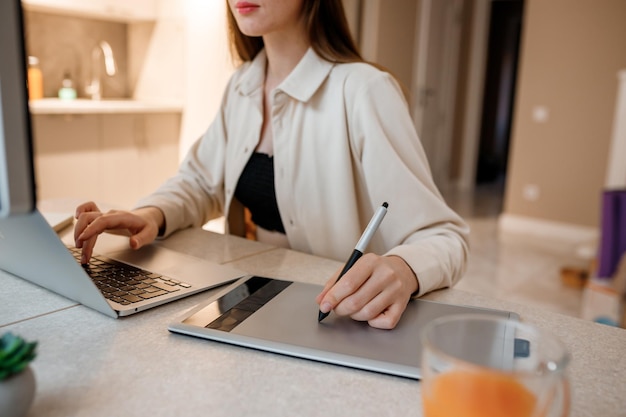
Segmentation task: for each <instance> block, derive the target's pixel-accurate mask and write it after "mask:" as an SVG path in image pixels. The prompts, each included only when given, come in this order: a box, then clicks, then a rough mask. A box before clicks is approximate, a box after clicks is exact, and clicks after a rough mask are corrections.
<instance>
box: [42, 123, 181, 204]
mask: <svg viewBox="0 0 626 417" xmlns="http://www.w3.org/2000/svg"><path fill="white" fill-rule="evenodd" d="M180 121H181V115H180V113H158V114H150V113H146V114H72V115H55V114H43V115H33V133H34V135H33V136H34V151H35V174H36V180H37V192H38V198H39V199H42V200H43V199H56V198H68V197H69V198H79V199H84V200H85V201H86V200H94V201H102V202H105V203H107V204H108V205H111V206H113V207H122V208H130V207H131V206H132V205H133V204H134V203H135V202H136V201H137V200H138V199H139V198H140V197H142V196H144V195H146V194H148V193H150V192H152V191H154V189H155V188H156V187H157V186H158V185H160V184H161V183H162V182H163V181H164V180H165V179H167V178H168V177H169V176H171V175H173V174H174V173H175V172H176V169H177V167H178V154H179V151H178V142H179V140H178V138H179V134H180Z"/></svg>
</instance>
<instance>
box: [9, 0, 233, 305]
mask: <svg viewBox="0 0 626 417" xmlns="http://www.w3.org/2000/svg"><path fill="white" fill-rule="evenodd" d="M23 36H24V35H23V18H22V8H21V2H20V0H7V1H5V0H3V1H2V2H0V56H1V57H2V59H1V60H0V269H2V270H4V271H7V272H9V273H11V274H13V275H16V276H18V277H20V278H23V279H25V280H27V281H30V282H32V283H34V284H37V285H39V286H41V287H44V288H46V289H48V290H51V291H53V292H55V293H57V294H60V295H62V296H64V297H67V298H69V299H71V300H74V301H76V302H79V303H81V304H84V305H85V306H87V307H91V308H93V309H94V310H97V311H99V312H101V313H103V314H106V315H108V316H111V317H120V316H127V315H130V314H134V313H137V312H139V311H143V310H146V309H148V308H152V307H155V306H158V305H162V304H164V303H167V302H170V301H173V300H177V299H180V298H183V297H186V296H189V295H192V294H195V293H198V292H200V291H204V290H208V289H210V288H214V287H217V286H220V285H223V284H226V283H228V282H232V281H233V280H235V279H237V278H239V277H241V276H242V275H243V273H242V272H241V271H239V270H236V269H234V268H231V267H228V266H224V265H219V264H217V263H213V262H209V261H205V260H202V259H198V258H194V257H191V256H187V255H184V254H181V253H178V252H175V251H172V250H168V249H165V248H162V247H159V246H158V245H150V246H148V247H145V248H143V249H141V250H139V251H133V250H132V249H129V248H128V243H127V239H125V238H121V237H117V238H118V239H117V240H116V239H115V238H116V237H114V236H111V235H106V234H104V235H102V236H101V238H100V239H99V240H98V246H96V249H97V250H99V248H102V249H104V251H101V252H100V255H97V256H95V257H94V258H92V263H91V264H90V266H88V267H83V266H81V265H80V263H79V261H78V260H77V259H75V257H74V256H73V255H72V252H71V247H70V248H68V247H67V246H66V245H65V243H63V242H62V241H61V239H60V238H59V236H58V235H57V233H56V232H55V231H54V230H53V227H52V226H51V225H50V224H49V223H48V222H47V221H46V219H45V218H44V217H43V216H42V215H41V213H40V212H39V211H38V210H37V208H36V201H37V199H36V185H35V174H34V167H33V150H32V148H33V145H32V137H31V124H30V114H29V110H28V96H27V91H26V85H27V83H26V59H25V58H26V57H25V50H24V37H23ZM92 277H93V279H92Z"/></svg>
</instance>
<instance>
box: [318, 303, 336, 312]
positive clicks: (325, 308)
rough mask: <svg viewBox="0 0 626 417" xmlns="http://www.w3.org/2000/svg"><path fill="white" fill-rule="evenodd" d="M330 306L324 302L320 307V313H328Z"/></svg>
mask: <svg viewBox="0 0 626 417" xmlns="http://www.w3.org/2000/svg"><path fill="white" fill-rule="evenodd" d="M332 308H333V307H332V306H331V305H330V303H329V302H324V303H322V305H321V306H320V311H321V312H322V313H328V312H329V311H330V310H332Z"/></svg>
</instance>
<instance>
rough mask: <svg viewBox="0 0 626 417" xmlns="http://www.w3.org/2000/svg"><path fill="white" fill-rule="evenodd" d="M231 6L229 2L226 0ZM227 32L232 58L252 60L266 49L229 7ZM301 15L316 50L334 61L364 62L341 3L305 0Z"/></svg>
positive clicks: (261, 41) (338, 0) (339, 0)
mask: <svg viewBox="0 0 626 417" xmlns="http://www.w3.org/2000/svg"><path fill="white" fill-rule="evenodd" d="M227 3H228V0H227ZM226 8H227V15H228V29H229V37H230V46H231V52H232V54H233V57H236V58H238V59H239V60H241V61H243V62H246V61H251V60H253V59H254V57H255V56H256V55H257V54H258V53H259V51H261V49H263V47H264V44H263V38H262V37H260V36H258V37H251V36H247V35H244V34H243V33H242V32H241V31H240V30H239V27H238V26H237V21H236V20H235V17H234V16H233V13H232V12H231V10H230V7H228V5H227V7H226ZM302 13H303V15H304V19H305V22H306V26H307V33H308V35H309V39H308V40H309V42H310V43H311V47H312V48H313V50H314V51H315V52H316V53H317V54H318V55H319V56H321V57H322V58H324V59H326V60H327V61H331V62H342V63H345V62H363V58H362V57H361V53H360V52H359V49H358V48H357V46H356V43H355V42H354V39H353V38H352V35H351V34H350V28H349V27H348V20H347V19H346V13H345V10H344V8H343V3H342V1H341V0H304V5H303V8H302Z"/></svg>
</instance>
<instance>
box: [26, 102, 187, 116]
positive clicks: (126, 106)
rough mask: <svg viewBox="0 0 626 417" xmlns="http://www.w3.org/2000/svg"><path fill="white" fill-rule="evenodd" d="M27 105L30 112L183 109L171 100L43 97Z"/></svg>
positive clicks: (112, 112)
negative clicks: (61, 98)
mask: <svg viewBox="0 0 626 417" xmlns="http://www.w3.org/2000/svg"><path fill="white" fill-rule="evenodd" d="M29 106H30V111H31V113H32V114H99V113H106V114H116V113H180V112H182V110H183V105H182V103H181V102H177V101H173V100H172V101H164V100H163V101H162V100H158V101H156V100H155V101H152V100H151V101H142V100H133V99H102V100H89V99H76V100H60V99H57V98H43V99H40V100H33V101H30V102H29Z"/></svg>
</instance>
